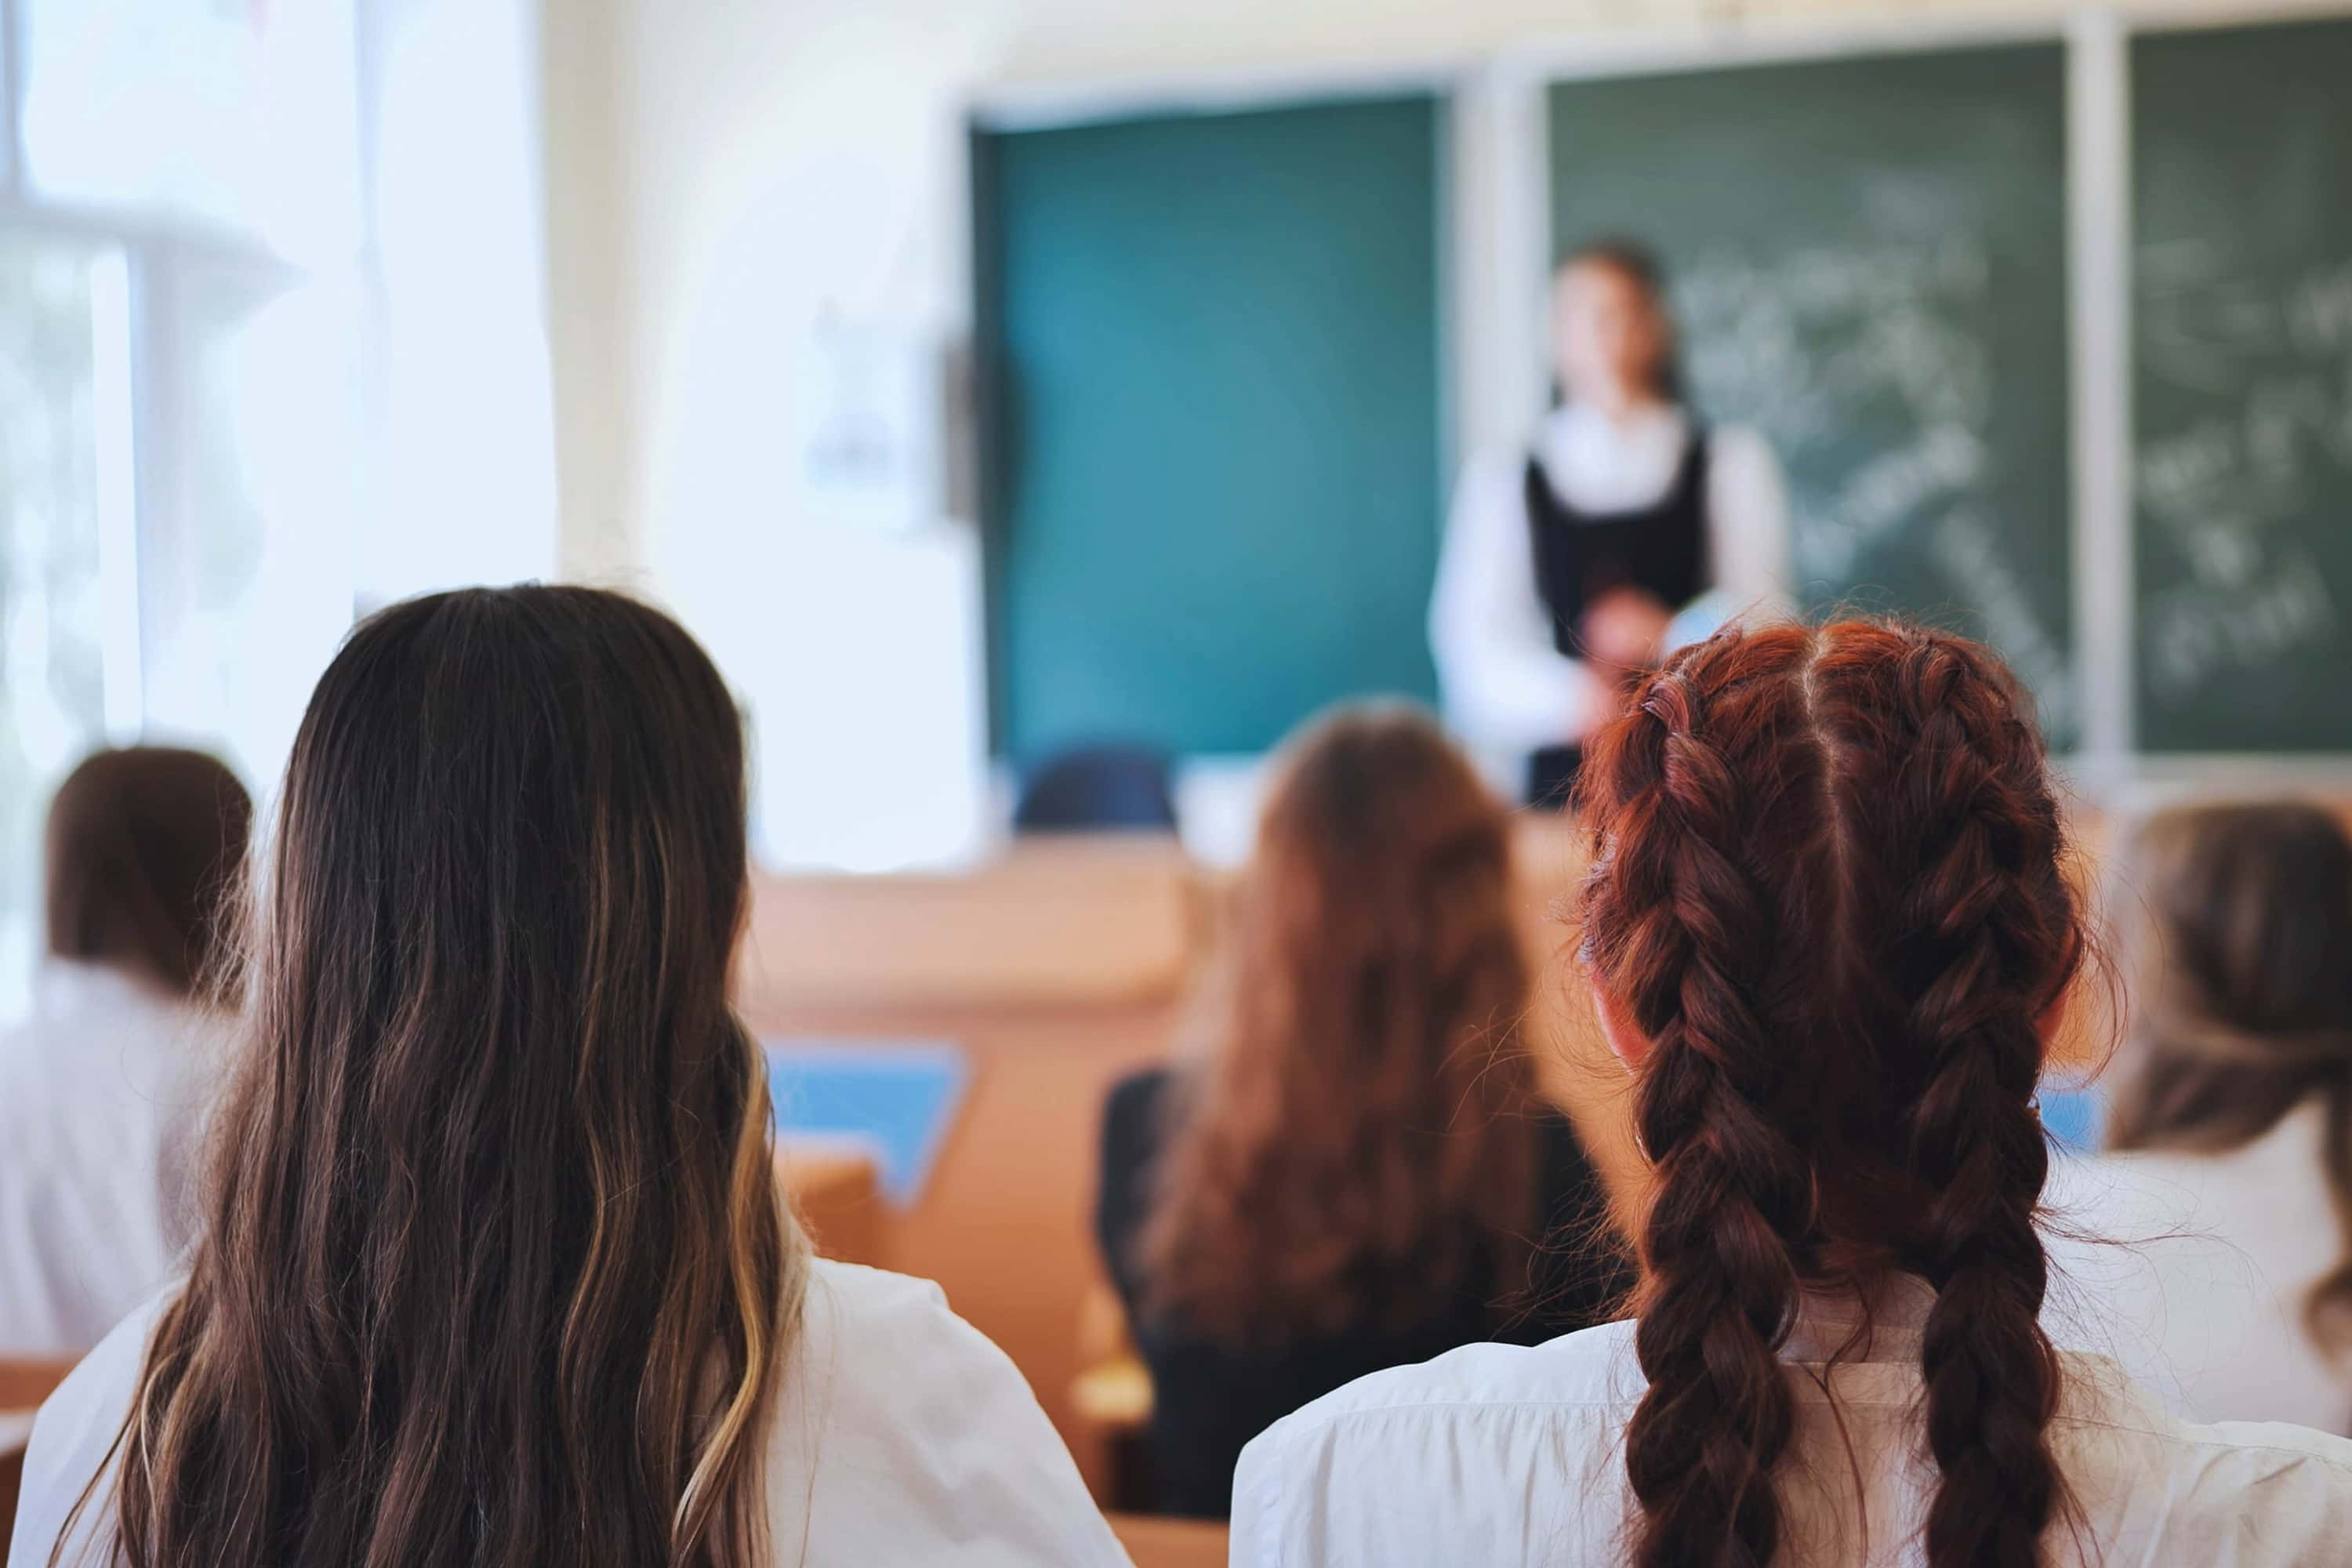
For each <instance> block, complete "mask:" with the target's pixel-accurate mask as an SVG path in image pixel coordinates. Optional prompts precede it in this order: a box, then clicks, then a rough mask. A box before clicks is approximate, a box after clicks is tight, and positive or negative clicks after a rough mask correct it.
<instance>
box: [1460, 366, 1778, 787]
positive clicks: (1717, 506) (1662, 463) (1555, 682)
mask: <svg viewBox="0 0 2352 1568" xmlns="http://www.w3.org/2000/svg"><path fill="white" fill-rule="evenodd" d="M1706 434H1707V442H1706V520H1707V550H1708V559H1709V560H1710V562H1712V563H1713V568H1714V572H1713V574H1714V588H1715V590H1716V592H1717V593H1718V594H1719V595H1721V597H1722V599H1723V602H1724V603H1725V605H1726V606H1727V610H1728V611H1730V612H1732V613H1747V612H1759V611H1761V612H1763V613H1771V612H1772V611H1775V610H1779V609H1783V608H1785V607H1786V605H1787V602H1788V598H1789V591H1788V584H1789V576H1790V571H1789V519H1788V500H1787V497H1786V495H1785V494H1784V492H1783V489H1782V487H1781V482H1780V465H1779V464H1778V463H1777V462H1775V461H1774V460H1773V457H1772V449H1771V448H1770V447H1768V446H1766V445H1765V443H1764V440H1763V438H1762V437H1759V436H1758V435H1757V434H1756V433H1755V432H1753V431H1750V430H1747V429H1743V428H1740V427H1738V426H1711V427H1710V428H1709V429H1708V431H1707V433H1706ZM1690 439H1691V422H1690V419H1689V417H1688V416H1686V415H1685V414H1684V413H1683V411H1682V410H1680V409H1678V408H1670V407H1665V406H1655V407H1649V408H1644V409H1642V410H1640V411H1638V412H1636V413H1635V414H1633V416H1630V417H1629V418H1627V419H1626V420H1624V421H1623V422H1622V423H1620V422H1618V421H1615V420H1612V419H1611V418H1610V417H1609V416H1606V415H1604V414H1602V413H1601V412H1599V411H1598V410H1596V409H1594V408H1591V407H1590V406H1587V405H1580V404H1571V405H1568V406H1565V407H1562V408H1557V409H1554V410H1553V411H1552V412H1551V413H1550V414H1549V415H1548V416H1545V418H1544V421H1543V423H1542V425H1541V426H1538V429H1537V432H1536V436H1535V439H1534V441H1533V443H1532V449H1533V451H1534V454H1535V456H1536V458H1537V460H1538V462H1540V463H1541V464H1542V465H1543V469H1544V473H1545V474H1546V476H1547V477H1549V479H1550V480H1551V485H1552V488H1553V489H1554V490H1556V491H1557V492H1559V497H1560V499H1561V500H1565V501H1567V502H1568V504H1569V505H1570V506H1571V507H1573V508H1575V509H1576V510H1578V511H1580V512H1583V513H1587V514H1590V515H1592V516H1594V517H1595V518H1599V517H1602V516H1605V515H1606V514H1609V513H1612V512H1623V511H1629V510H1634V509H1637V508H1643V507H1650V506H1654V505H1656V504H1657V503H1658V502H1659V501H1660V500H1664V497H1665V493H1666V490H1667V488H1668V487H1669V486H1671V485H1672V484H1673V483H1674V481H1675V474H1676V473H1677V471H1679V469H1680V468H1681V467H1682V462H1683V457H1684V455H1685V452H1686V451H1687V450H1688V449H1689V447H1690ZM1528 450H1529V448H1528V447H1520V448H1517V449H1515V450H1512V451H1508V452H1498V453H1493V454H1489V455H1487V456H1486V457H1485V458H1481V459H1479V460H1477V461H1475V462H1473V463H1471V464H1470V465H1468V466H1467V467H1466V468H1465V469H1464V471H1463V475H1462V479H1461V482H1460V483H1459V485H1458V486H1457V487H1456V488H1455V490H1454V509H1453V512H1452V515H1451V516H1450V517H1449V518H1448V519H1447V521H1446V526H1445V543H1444V549H1443V550H1442V551H1441V552H1440V553H1439V557H1438V563H1437V582H1436V586H1435V589H1434V590H1433V594H1432V595H1431V599H1430V608H1429V644H1430V651H1431V654H1432V655H1433V658H1435V660H1436V663H1437V674H1438V682H1439V685H1440V687H1441V688H1442V689H1443V691H1444V706H1445V715H1446V718H1447V720H1448V721H1450V722H1451V723H1452V725H1453V726H1454V731H1456V733H1458V734H1459V735H1460V736H1461V737H1462V739H1463V741H1464V742H1465V743H1466V744H1468V745H1469V746H1470V747H1471V749H1472V750H1473V751H1475V752H1477V753H1478V754H1479V756H1480V759H1481V761H1483V762H1486V763H1488V764H1489V765H1490V766H1492V767H1495V768H1496V769H1497V770H1504V769H1507V768H1511V767H1515V766H1516V765H1517V764H1518V763H1523V762H1524V761H1525V759H1526V757H1527V754H1528V752H1532V751H1535V750H1536V749H1538V747H1542V746H1549V745H1557V744H1561V743H1564V742H1572V741H1576V740H1579V739H1580V738H1581V737H1582V736H1583V735H1584V733H1585V732H1586V731H1588V730H1589V729H1591V727H1592V726H1593V725H1594V724H1596V723H1598V722H1599V721H1601V719H1603V718H1605V717H1606V716H1607V715H1608V712H1609V710H1610V708H1609V696H1610V692H1611V690H1612V688H1611V686H1610V685H1609V683H1607V682H1606V681H1604V680H1602V679H1601V678H1600V677H1599V676H1597V675H1595V674H1593V672H1592V671H1591V669H1589V668H1587V667H1586V665H1585V663H1584V661H1583V660H1582V659H1577V658H1569V657H1567V656H1566V655H1564V654H1562V653H1561V652H1560V651H1559V647H1558V645H1557V644H1556V643H1555V642H1554V641H1553V637H1552V617H1551V613H1550V611H1549V610H1547V609H1546V608H1545V607H1544V603H1543V596H1542V595H1541V593H1540V592H1539V591H1538V589H1537V586H1536V579H1535V564H1534V545H1533V542H1532V539H1531V536H1530V535H1529V533H1528V504H1527V489H1526V476H1527V462H1528ZM1666 607H1667V608H1668V609H1670V610H1678V609H1680V608H1682V606H1681V605H1668V606H1666Z"/></svg>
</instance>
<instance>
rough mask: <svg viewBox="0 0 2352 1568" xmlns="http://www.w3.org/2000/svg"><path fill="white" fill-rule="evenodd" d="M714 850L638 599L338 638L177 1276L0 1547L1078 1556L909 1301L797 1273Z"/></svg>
mask: <svg viewBox="0 0 2352 1568" xmlns="http://www.w3.org/2000/svg"><path fill="white" fill-rule="evenodd" d="M744 834H745V827H744V767H743V744H742V733H741V727H740V720H739V718H738V715H737V711H736V709H735V706H734V703H733V702H732V700H730V695H729V693H728V690H727V688H726V686H725V685H724V684H723V683H722V682H721V680H720V679H719V675H718V672H717V671H716V670H715V669H714V668H712V667H711V664H710V661H709V658H707V657H706V656H705V655H704V654H703V652H702V650H701V649H700V648H699V647H697V646H696V644H695V643H694V641H693V639H692V638H690V637H688V636H687V634H686V633H685V632H684V631H682V630H681V629H680V628H679V627H678V626H677V624H676V623H675V622H673V621H671V620H669V619H668V618H667V616H662V615H660V614H659V613H657V612H656V611H654V610H651V609H647V608H646V607H645V606H643V605H637V604H635V603H633V602H631V601H629V600H627V599H625V598H622V597H620V596H618V595H612V594H605V593H601V592H597V591H593V590H590V589H580V588H553V587H520V588H510V589H499V590H487V589H475V590H468V591H465V592H460V593H454V594H445V595H436V596H433V597H429V598H425V599H419V600H415V601H412V602H410V603H407V604H404V605H395V606H394V607H393V608H391V609H388V610H385V611H384V612H383V613H382V614H380V615H377V616H373V617H371V618H370V619H369V620H367V621H366V622H364V623H362V625H361V626H359V628H358V629H357V630H355V631H354V632H353V633H352V637H351V638H350V640H349V641H348V642H347V643H346V644H345V645H344V647H343V648H342V650H341V653H340V654H338V655H337V657H336V658H335V660H334V662H333V663H332V664H331V666H330V667H329V668H328V670H327V672H326V674H325V676H324V677H323V678H322V679H320V683H319V687H318V690H317V691H316V693H315V694H314V695H313V696H312V698H311V700H310V709H309V711H308V712H307V713H306V714H305V715H304V718H303V721H302V725H301V728H300V731H299V734H298V735H297V737H296V740H295V743H294V752H293V756H292V760H291V761H290V763H289V765H288V769H287V773H286V781H285V787H284V792H283V805H282V807H281V813H280V816H279V818H278V829H277V834H276V837H275V842H274V844H273V846H272V854H271V858H270V865H269V868H268V875H267V877H266V879H264V882H263V885H262V887H261V889H260V890H259V895H258V897H257V900H256V904H255V908H254V910H253V920H254V926H255V931H254V937H253V962H252V965H251V973H249V975H248V976H247V979H246V982H245V1002H246V1007H247V1017H246V1020H245V1023H244V1039H243V1041H242V1043H241V1046H240V1047H239V1049H240V1053H241V1055H240V1057H239V1059H238V1062H237V1065H236V1069H235V1072H234V1076H233V1079H232V1081H231V1082H230V1084H229V1086H228V1089H227V1096H226V1103H225V1105H224V1106H223V1108H222V1110H221V1111H220V1112H219V1123H220V1125H219V1131H218V1134H217V1138H216V1146H215V1152H214V1163H213V1168H212V1171H211V1173H210V1176H209V1179H208V1181H207V1183H206V1184H205V1194H204V1198H205V1206H204V1226H203V1232H202V1235H201V1237H200V1239H199V1241H198V1243H197V1245H196V1247H195V1250H194V1258H193V1260H192V1262H191V1264H190V1266H189V1269H188V1273H187V1277H186V1279H184V1281H182V1282H180V1283H178V1284H177V1285H175V1286H173V1287H171V1288H168V1289H166V1290H165V1291H164V1292H163V1295H162V1296H161V1297H160V1298H159V1299H158V1300H155V1301H154V1302H153V1303H152V1305H151V1306H149V1307H148V1308H146V1309H144V1310H142V1311H140V1312H138V1313H136V1314H134V1315H133V1316H132V1317H131V1319H130V1320H128V1321H126V1322H125V1323H124V1324H123V1325H122V1326H121V1328H120V1329H118V1330H117V1331H115V1333H114V1334H113V1336H112V1337H111V1338H110V1339H109V1340H108V1341H107V1342H105V1343H104V1344H103V1345H101V1346H100V1348H99V1349H98V1350H97V1351H96V1352H93V1353H92V1355H91V1356H90V1357H89V1359H88V1360H87V1361H85V1362H84V1363H83V1364H82V1365H81V1367H80V1368H79V1370H78V1371H77V1372H76V1373H74V1375H73V1377H72V1378H71V1379H70V1380H68V1383H67V1384H66V1385H65V1387H64V1388H63V1389H62V1390H61V1391H60V1392H59V1393H58V1395H57V1396H56V1397H55V1398H54V1399H53V1400H52V1401H51V1403H50V1404H49V1405H48V1406H47V1408H46V1409H45V1410H44V1412H43V1414H42V1415H41V1417H40V1423H39V1425H38V1426H37V1429H36V1431H35V1433H34V1437H33V1446H32V1449H31V1452H30V1454H29V1455H28V1457H27V1458H26V1467H25V1483H24V1493H23V1500H22V1504H21V1507H22V1512H21V1513H20V1516H19V1520H18V1523H17V1530H16V1546H15V1549H14V1552H13V1554H12V1557H11V1563H12V1564H14V1565H16V1568H39V1565H41V1564H52V1565H58V1564H76V1565H80V1564H93V1565H94V1564H99V1563H121V1564H127V1565H129V1568H288V1565H291V1564H297V1563H299V1564H306V1565H307V1564H327V1563H333V1564H336V1565H338V1568H345V1565H370V1568H433V1565H436V1564H437V1565H444V1568H491V1565H497V1564H505V1565H508V1568H525V1565H531V1568H537V1565H539V1564H547V1563H611V1564H628V1565H631V1568H767V1565H768V1564H771V1563H782V1564H792V1563H808V1564H812V1565H819V1564H841V1565H844V1568H847V1565H853V1564H855V1565H859V1568H862V1565H864V1564H867V1563H917V1562H919V1563H946V1564H961V1565H974V1568H976V1565H982V1564H985V1565H988V1568H999V1565H1003V1568H1010V1565H1012V1564H1015V1563H1021V1564H1027V1563H1069V1564H1079V1563H1086V1564H1094V1563H1106V1564H1107V1563H1120V1562H1123V1561H1124V1558H1123V1555H1122V1554H1121V1553H1120V1552H1119V1550H1118V1545H1117V1543H1116V1542H1114V1541H1113V1540H1112V1539H1111V1538H1110V1536H1109V1534H1108V1531H1107V1529H1106V1527H1105V1526H1104V1524H1103V1522H1102V1520H1101V1517H1100V1515H1099V1514H1097V1512H1096V1511H1095V1510H1094V1508H1093V1506H1092V1505H1091V1503H1090V1502H1089V1501H1088V1500H1087V1496H1086V1492H1085V1489H1084V1488H1083V1487H1082V1486H1081V1484H1080V1483H1079V1480H1078V1478H1077V1475H1076V1469H1075V1468H1074V1467H1073V1466H1072V1465H1071V1463H1070V1460H1069V1457H1068V1455H1067V1453H1066V1451H1064V1450H1063V1448H1062V1447H1061V1446H1060V1444H1059V1442H1058V1440H1057V1439H1056V1438H1055V1435H1054V1432H1053V1429H1052V1428H1051V1427H1050V1426H1048V1425H1047V1424H1046V1422H1045V1417H1044V1415H1043V1414H1042V1412H1040V1411H1039V1409H1038V1407H1037V1405H1036V1403H1035V1401H1034V1399H1033V1398H1032V1397H1031V1395H1030V1394H1029V1392H1028V1389H1027V1388H1026V1386H1025V1385H1024V1384H1022V1382H1021V1380H1020V1377H1019V1375H1018V1374H1017V1373H1014V1372H1013V1368H1012V1366H1011V1365H1010V1363H1007V1362H1006V1361H1005V1360H1004V1358H1003V1356H1002V1355H1001V1354H999V1353H998V1352H996V1351H995V1350H994V1349H993V1348H992V1346H990V1345H989V1344H988V1343H987V1342H985V1341H983V1340H982V1339H981V1338H980V1337H979V1336H978V1335H977V1334H975V1333H974V1332H973V1331H971V1329H970V1328H968V1327H967V1326H965V1325H964V1324H963V1323H962V1322H961V1321H959V1320H957V1319H956V1318H955V1317H953V1316H952V1315H951V1314H950V1313H949V1312H948V1311H947V1310H946V1308H945V1306H944V1304H943V1303H942V1301H941V1300H940V1296H939V1293H938V1291H937V1289H936V1288H934V1287H930V1286H928V1285H924V1284H921V1283H919V1282H916V1281H912V1280H906V1279H898V1277H896V1276H892V1275H886V1274H879V1273H876V1272H874V1271H872V1270H867V1269H859V1268H849V1267H845V1266H836V1265H831V1264H826V1263H822V1262H814V1261H813V1260H812V1259H811V1258H810V1256H809V1249H808V1244H807V1241H806V1239H805V1237H803V1234H802V1232H801V1230H800V1228H799V1226H798V1225H797V1224H796V1223H795V1221H794V1219H793V1215H792V1213H791V1211H790V1209H789V1208H788V1207H787V1206H786V1205H784V1204H783V1202H782V1199H781V1197H780V1195H779V1194H778V1191H777V1189H776V1186H775V1183H774V1178H773V1174H772V1163H771V1158H770V1144H769V1115H770V1112H769V1100H768V1093H767V1087H766V1083H765V1079H764V1074H763V1071H762V1067H761V1053H760V1051H759V1050H758V1048H757V1047H756V1045H755V1044H754V1042H753V1041H752V1040H751V1037H749V1036H748V1035H747V1034H746V1033H745V1031H744V1028H743V1026H742V1025H741V1024H740V1022H739V1021H738V1020H737V1018H736V1017H735V1016H734V1014H733V1012H732V1011H731V1010H730V1006H729V1003H728V989H727V985H728V974H729V970H730V964H731V963H732V960H733V955H734V952H735V949H736V945H737V942H738V940H739V939H740V936H741V933H742V929H743V924H744V915H745V898H746V892H747V865H746V858H745V848H744Z"/></svg>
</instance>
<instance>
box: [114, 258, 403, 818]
mask: <svg viewBox="0 0 2352 1568" xmlns="http://www.w3.org/2000/svg"><path fill="white" fill-rule="evenodd" d="M152 289H153V290H154V292H153V294H152V297H151V301H150V310H151V311H152V314H153V320H154V321H155V324H156V327H157V339H158V342H159V345H160V346H159V363H158V364H157V365H156V366H155V367H154V372H153V379H154V382H155V386H154V388H153V395H154V398H155V402H154V405H153V406H154V408H155V411H156V416H157V423H158V425H159V426H163V427H164V428H168V429H170V430H171V431H172V432H173V437H174V438H173V441H172V443H171V451H170V453H169V455H168V467H167V468H164V469H163V477H161V478H160V479H159V483H158V484H157V486H156V487H154V488H153V489H151V492H150V494H149V495H148V497H147V505H146V507H145V509H144V517H145V522H144V526H143V528H142V537H141V552H140V595H141V600H142V612H143V613H142V621H143V636H142V643H143V650H144V653H145V656H146V657H145V658H144V660H143V664H144V667H145V673H146V688H145V698H146V701H145V710H146V718H147V727H148V731H149V732H150V733H151V734H157V735H170V736H173V737H174V738H178V739H182V740H185V741H188V742H194V743H198V744H203V745H206V746H209V747H212V748H214V749H215V750H217V751H218V752H221V753H222V755H223V756H225V757H226V759H227V760H228V761H229V762H230V763H231V764H232V765H234V766H236V768H237V769H238V771H239V772H241V773H244V774H245V776H246V777H247V780H248V782H251V781H261V782H264V783H266V782H267V781H268V780H270V779H272V778H274V777H275V776H276V774H277V773H278V770H279V769H280V768H281V767H282V766H283V765H284V763H285V758H286V752H287V751H288V749H289V747H290V746H291V744H292V742H293V735H294V730H295V727H296V725H297V724H298V723H299V721H300V718H301V711H302V706H303V704H304V703H305V702H306V701H307V700H309V696H310V687H311V685H312V683H313V682H314V681H315V680H316V679H318V676H319V673H320V670H321V669H323V668H325V667H326V662H327V660H328V659H329V658H331V657H332V655H333V650H334V647H335V644H336V642H337V640H338V639H339V638H340V637H341V635H342V633H343V632H344V631H345V630H347V629H348V628H349V626H350V625H351V615H352V564H351V562H352V510H353V506H354V502H355V498H356V492H357V486H358V482H359V481H358V472H359V468H360V463H359V450H358V443H357V440H356V431H357V429H358V426H359V412H360V402H359V400H360V381H359V377H358V373H357V353H356V343H357V340H358V329H357V322H358V311H357V309H356V300H355V294H354V291H353V290H352V289H350V288H349V287H346V286H343V285H340V284H336V283H331V282H321V281H318V280H315V279H311V280H301V279H289V277H288V276H287V275H286V274H285V273H284V272H283V270H282V269H277V268H267V267H260V268H257V267H254V266H250V265H239V264H236V263H231V262H225V261H215V260H205V259H200V258H186V257H183V258H178V259H177V260H176V261H175V262H174V264H173V266H172V267H170V268H168V270H166V271H164V272H163V273H161V274H159V275H158V276H157V277H156V278H155V279H153V280H152Z"/></svg>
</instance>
